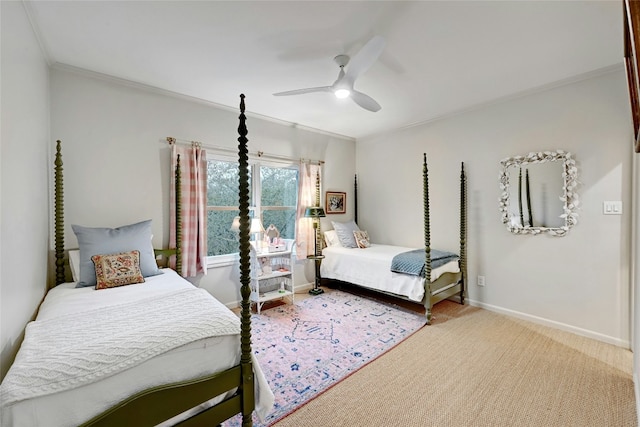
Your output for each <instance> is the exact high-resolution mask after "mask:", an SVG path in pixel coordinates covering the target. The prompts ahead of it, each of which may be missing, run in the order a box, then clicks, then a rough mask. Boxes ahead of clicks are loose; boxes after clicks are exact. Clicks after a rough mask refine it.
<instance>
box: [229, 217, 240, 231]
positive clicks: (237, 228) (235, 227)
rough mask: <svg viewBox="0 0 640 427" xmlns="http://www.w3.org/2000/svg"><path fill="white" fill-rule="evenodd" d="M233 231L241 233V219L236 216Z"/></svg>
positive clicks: (232, 226)
mask: <svg viewBox="0 0 640 427" xmlns="http://www.w3.org/2000/svg"><path fill="white" fill-rule="evenodd" d="M231 231H235V232H236V233H237V232H238V231H240V217H239V216H236V217H234V218H233V222H232V223H231Z"/></svg>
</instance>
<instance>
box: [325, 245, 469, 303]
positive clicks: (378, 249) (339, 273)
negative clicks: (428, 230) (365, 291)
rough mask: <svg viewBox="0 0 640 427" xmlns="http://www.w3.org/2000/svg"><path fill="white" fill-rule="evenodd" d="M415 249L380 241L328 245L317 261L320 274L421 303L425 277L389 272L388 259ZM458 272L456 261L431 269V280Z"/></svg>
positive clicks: (390, 259) (389, 264)
mask: <svg viewBox="0 0 640 427" xmlns="http://www.w3.org/2000/svg"><path fill="white" fill-rule="evenodd" d="M414 249H415V248H407V247H403V246H390V245H380V244H371V246H370V247H368V248H366V249H360V248H344V247H342V246H331V247H327V248H324V249H323V250H322V255H324V257H325V258H324V259H323V260H322V263H321V264H320V276H321V277H324V278H327V279H335V280H341V281H343V282H348V283H353V284H355V285H359V286H363V287H366V288H369V289H374V290H378V291H385V292H391V293H393V294H396V295H401V296H404V297H406V298H408V299H410V300H412V301H415V302H421V301H422V299H423V297H424V283H423V281H424V279H423V278H422V277H419V276H412V275H410V274H401V273H394V272H392V271H391V261H392V259H393V257H394V256H395V255H397V254H399V253H402V252H406V251H411V250H414ZM457 271H459V266H458V261H452V262H449V263H447V264H445V265H443V266H441V267H438V268H436V269H434V270H432V272H431V280H436V279H437V278H438V277H440V276H441V275H442V274H443V273H446V272H457Z"/></svg>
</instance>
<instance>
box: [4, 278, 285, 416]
mask: <svg viewBox="0 0 640 427" xmlns="http://www.w3.org/2000/svg"><path fill="white" fill-rule="evenodd" d="M163 271H164V273H165V274H162V275H159V276H153V277H149V278H147V279H146V280H147V282H146V283H143V284H136V285H131V286H124V287H120V288H113V289H106V290H99V291H96V290H94V289H93V288H75V287H74V284H62V285H59V286H57V287H56V288H54V289H52V290H51V291H49V293H48V294H47V297H46V298H45V300H44V301H43V303H42V304H41V307H40V309H39V312H38V316H37V319H36V321H34V322H31V323H30V324H29V325H28V326H27V329H26V331H25V339H24V342H23V344H22V346H21V348H20V351H19V352H18V355H17V356H16V360H15V362H14V364H13V365H12V367H11V368H10V369H9V372H8V373H7V375H6V377H5V379H4V380H3V382H2V384H1V385H0V397H1V399H2V400H1V401H0V404H1V407H0V410H1V411H2V423H1V424H2V425H7V426H35V425H38V426H65V425H69V426H74V425H78V424H80V423H81V422H83V421H86V420H87V419H89V418H91V417H92V416H94V415H96V414H98V413H100V412H102V411H104V410H106V409H107V408H109V407H111V406H113V405H114V404H115V403H117V402H118V401H120V400H121V399H122V398H124V397H127V396H129V395H132V394H134V393H136V392H138V391H140V390H144V389H146V388H149V387H153V386H156V385H160V384H166V383H171V382H175V381H180V380H184V379H191V378H197V377H200V376H204V375H207V374H210V373H213V372H218V371H220V370H223V369H227V368H229V367H231V366H234V365H236V364H237V363H238V362H239V358H240V349H239V347H240V346H239V341H240V340H239V332H240V321H239V318H238V317H237V316H236V315H235V314H234V313H233V312H231V311H230V310H229V309H228V308H227V307H225V306H224V305H223V304H221V303H220V302H219V301H217V300H216V299H215V298H213V297H212V296H211V295H210V294H209V293H208V292H207V291H205V290H202V289H199V288H196V287H194V286H193V285H192V284H191V283H189V282H187V281H186V280H184V279H182V278H181V277H179V276H178V275H177V274H176V273H175V272H174V271H173V270H163ZM254 373H255V374H256V375H255V377H256V390H255V391H256V412H257V413H258V415H260V417H261V418H262V417H264V416H265V415H266V414H267V413H268V412H269V411H270V410H271V407H272V405H273V393H272V392H271V390H270V388H269V386H268V383H267V382H266V380H265V378H264V374H263V373H262V370H261V369H260V366H259V365H258V363H257V362H256V361H255V359H254ZM220 398H222V397H220Z"/></svg>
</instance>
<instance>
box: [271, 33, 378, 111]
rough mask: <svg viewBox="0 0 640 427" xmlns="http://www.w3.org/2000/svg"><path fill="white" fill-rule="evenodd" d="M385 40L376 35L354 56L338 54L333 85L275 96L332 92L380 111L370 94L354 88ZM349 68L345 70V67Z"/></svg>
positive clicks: (297, 90)
mask: <svg viewBox="0 0 640 427" xmlns="http://www.w3.org/2000/svg"><path fill="white" fill-rule="evenodd" d="M384 45H385V40H384V38H382V37H381V36H375V37H373V38H372V39H371V40H369V41H368V42H367V44H365V45H364V46H363V47H362V49H360V50H359V51H358V53H356V54H355V55H354V56H353V58H349V56H348V55H338V56H336V57H335V58H333V60H334V61H335V62H336V64H338V66H339V67H340V73H338V78H337V79H336V81H335V82H333V84H332V85H331V86H320V87H310V88H306V89H295V90H289V91H286V92H278V93H274V94H273V95H274V96H288V95H301V94H304V93H312V92H330V93H333V94H335V96H336V97H338V98H347V97H351V99H353V101H354V102H355V103H356V104H358V105H359V106H361V107H362V108H364V109H365V110H369V111H373V112H376V111H379V110H380V109H381V108H382V107H381V106H380V104H378V103H377V102H376V101H375V100H374V99H373V98H371V97H370V96H369V95H366V94H364V93H362V92H358V91H357V90H355V89H354V88H353V85H354V83H355V81H356V79H357V78H358V77H359V76H360V75H361V74H363V73H365V72H366V71H367V70H368V69H369V67H371V65H373V63H374V62H376V60H377V59H378V57H379V56H380V54H381V53H382V50H383V49H384ZM347 64H349V66H348V67H347V70H346V71H345V67H346V66H347Z"/></svg>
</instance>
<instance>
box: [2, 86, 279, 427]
mask: <svg viewBox="0 0 640 427" xmlns="http://www.w3.org/2000/svg"><path fill="white" fill-rule="evenodd" d="M240 111H241V114H240V118H239V119H240V124H239V127H238V132H239V135H240V136H239V138H238V141H239V145H238V150H239V200H240V203H239V209H240V276H241V282H242V286H241V296H242V311H241V316H240V318H238V316H237V315H236V314H234V313H233V312H232V311H231V310H229V309H228V308H227V307H225V306H224V305H223V304H222V303H220V302H219V301H217V300H216V299H214V298H213V297H212V296H211V295H210V294H209V293H208V292H207V291H205V290H203V289H199V288H196V287H195V286H193V285H192V284H191V283H190V282H188V281H187V280H185V279H184V278H182V277H180V276H179V274H178V273H176V271H174V270H172V269H168V268H162V269H159V268H158V267H157V266H156V264H155V261H156V256H164V257H167V256H171V255H177V256H176V264H177V265H176V270H177V271H181V265H180V264H181V263H180V256H179V255H180V244H181V231H180V226H179V224H180V223H181V219H180V193H179V189H180V159H179V158H178V165H177V167H176V171H175V174H176V198H175V199H176V211H177V215H176V216H177V218H176V224H177V225H176V236H177V238H176V248H175V249H173V250H160V251H157V252H156V254H154V251H153V249H152V248H151V236H150V234H149V233H150V222H151V221H143V222H141V223H137V224H132V225H130V226H124V227H119V228H116V229H89V228H85V227H78V226H73V227H74V232H75V233H76V235H77V237H78V244H79V246H80V249H79V258H78V259H79V262H80V269H79V271H77V272H74V273H73V276H77V275H79V276H80V277H79V278H77V279H78V280H76V281H74V282H65V250H64V222H63V220H64V215H63V197H62V195H63V183H62V156H61V147H60V141H58V142H57V147H56V150H57V154H56V160H55V181H56V182H55V265H56V286H55V287H54V288H52V289H50V290H49V292H48V293H47V295H46V296H45V299H44V300H43V302H42V304H41V306H40V308H39V310H38V315H37V317H36V320H35V321H33V322H30V323H29V324H28V325H27V328H26V331H25V338H24V341H23V343H22V345H21V348H20V350H19V352H18V354H17V356H16V359H15V362H14V364H13V365H12V367H11V368H10V370H9V372H8V373H7V375H6V377H5V379H4V381H3V382H2V385H1V386H0V397H1V401H0V403H1V407H0V409H1V410H2V422H1V424H2V425H6V426H12V427H18V426H38V425H40V426H43V425H51V426H56V427H57V426H77V425H83V426H136V427H139V426H153V425H177V424H179V425H185V426H191V425H193V426H202V425H217V424H219V423H221V422H223V421H224V420H226V419H228V418H231V417H232V416H234V415H236V414H239V413H241V414H242V416H243V417H242V418H243V421H242V424H243V426H250V425H251V424H252V413H253V411H254V409H255V410H256V413H257V414H258V415H259V416H260V417H261V418H263V417H264V416H265V415H266V414H267V413H268V412H269V411H270V409H271V406H272V405H273V393H272V392H271V390H270V388H269V386H268V384H267V382H266V379H265V378H264V375H263V373H262V370H261V369H260V366H259V365H258V364H257V363H256V361H255V360H254V359H253V357H252V354H251V325H250V322H251V312H250V300H249V296H250V293H251V289H250V245H249V202H248V199H249V184H248V176H249V175H248V151H247V141H248V140H247V138H246V135H247V128H246V124H245V121H246V117H245V114H244V95H241V102H240ZM140 236H142V238H143V239H144V241H143V243H140V242H139V241H137V242H136V243H135V244H134V243H132V242H133V240H135V239H138V238H139V237H140ZM117 238H122V239H123V240H122V241H120V243H122V242H125V243H123V244H124V245H125V246H126V245H130V246H127V249H126V250H127V251H128V252H120V253H118V254H117V256H115V255H112V254H105V253H101V254H99V255H97V254H94V255H93V256H92V257H91V258H89V259H90V261H89V262H92V263H93V264H95V267H93V266H91V267H90V268H91V269H92V270H89V269H87V267H86V265H87V264H86V262H87V259H88V258H87V256H88V255H87V252H90V251H94V250H95V249H96V247H100V246H101V245H103V244H105V242H109V244H112V243H113V244H115V243H114V242H115V241H116V239H117ZM91 239H93V240H91ZM92 245H93V246H92ZM96 245H97V246H96ZM129 249H131V250H129ZM117 250H119V251H125V249H123V248H119V249H117ZM110 256H111V257H112V258H110V259H108V260H107V261H108V262H107V261H105V260H104V259H103V258H105V257H110ZM114 257H115V258H114ZM149 257H151V258H152V263H153V266H150V265H149V264H148V262H149ZM76 262H77V260H76ZM103 262H105V263H106V264H104V265H103ZM118 263H119V264H118ZM145 263H147V264H145ZM70 264H71V265H70V267H71V268H72V269H75V266H74V262H71V263H70ZM100 266H103V267H104V271H103V269H102V267H100ZM83 267H85V268H84V269H83ZM109 269H111V270H109ZM118 269H119V270H118ZM145 269H147V271H146V272H145ZM155 269H157V271H156V270H155ZM116 270H118V271H119V272H120V273H118V271H116ZM105 271H106V273H105ZM109 271H111V274H112V275H111V276H109ZM114 271H115V273H114ZM123 271H126V273H122V272H123ZM132 271H133V273H131V272H132ZM129 273H131V274H132V276H133V277H134V279H130V278H128V276H127V277H124V276H123V274H124V275H125V276H126V275H128V274H129ZM91 274H93V276H91ZM92 279H95V285H94V284H93V282H91V280H92ZM131 280H133V281H131ZM136 280H137V281H136ZM90 282H91V283H90ZM142 282H144V283H142ZM130 284H131V286H129V285H130ZM83 285H86V286H83Z"/></svg>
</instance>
